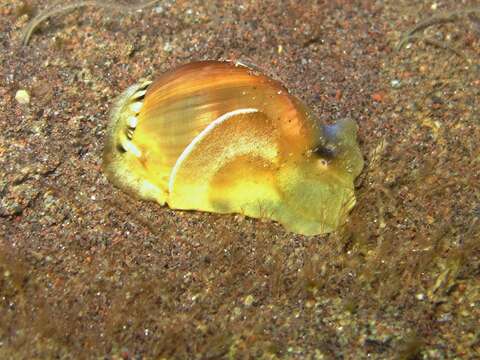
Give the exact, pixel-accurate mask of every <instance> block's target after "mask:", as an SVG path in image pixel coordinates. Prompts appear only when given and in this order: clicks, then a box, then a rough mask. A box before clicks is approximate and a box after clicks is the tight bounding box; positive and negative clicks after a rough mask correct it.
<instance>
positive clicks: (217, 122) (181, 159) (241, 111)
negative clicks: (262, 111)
mask: <svg viewBox="0 0 480 360" xmlns="http://www.w3.org/2000/svg"><path fill="white" fill-rule="evenodd" d="M254 112H258V109H253V108H246V109H238V110H234V111H230V112H227V113H225V114H223V115H222V116H220V117H218V118H216V119H215V120H214V121H212V122H211V123H210V124H208V126H207V127H206V128H205V129H203V130H202V131H201V132H200V134H198V135H197V136H195V137H194V138H193V140H192V141H191V142H190V144H188V146H187V147H186V148H185V149H184V150H183V152H182V154H181V155H180V156H179V157H178V159H177V161H176V162H175V165H174V166H173V169H172V172H171V173H170V179H169V181H168V191H169V193H172V192H173V186H174V184H175V178H176V176H177V172H178V170H179V169H180V167H181V166H182V164H183V162H184V161H185V159H186V158H187V157H188V156H189V155H190V154H191V152H192V151H193V150H194V149H195V146H196V145H197V144H198V143H199V142H200V141H201V140H203V139H204V138H205V137H206V136H207V135H208V134H210V133H211V132H212V131H213V129H215V128H216V127H217V126H219V125H220V124H222V123H224V122H225V121H227V120H229V119H231V118H233V117H234V116H237V115H243V114H250V113H254Z"/></svg>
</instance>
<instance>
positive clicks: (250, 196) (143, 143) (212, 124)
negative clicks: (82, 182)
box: [103, 61, 363, 235]
mask: <svg viewBox="0 0 480 360" xmlns="http://www.w3.org/2000/svg"><path fill="white" fill-rule="evenodd" d="M356 134H357V125H356V123H355V122H354V121H353V120H343V121H339V122H337V123H336V124H334V125H325V124H321V123H320V121H319V120H318V118H317V117H316V116H315V115H314V114H313V112H312V111H311V110H310V109H309V108H308V107H307V106H306V105H304V104H303V103H302V102H301V101H300V100H299V99H297V98H296V97H294V96H292V95H291V94H290V93H289V92H288V91H287V89H286V88H285V87H284V86H283V85H282V84H280V83H279V82H278V81H275V80H273V79H271V78H269V77H268V76H265V75H263V74H260V73H258V72H257V71H255V70H253V69H251V68H249V67H247V66H244V65H241V64H239V63H234V62H228V61H201V62H193V63H189V64H186V65H183V66H180V67H178V68H176V69H173V70H170V71H167V72H165V73H163V74H161V75H160V76H159V77H158V78H157V79H156V80H155V81H153V82H152V81H141V82H139V83H138V84H136V85H133V86H131V87H129V88H128V89H127V90H125V91H124V92H123V93H122V94H121V95H120V97H119V98H118V99H117V101H116V103H115V105H114V107H113V109H112V111H111V118H110V124H109V127H108V130H107V136H106V144H105V150H104V154H103V167H104V170H105V173H106V175H107V177H108V179H109V180H110V181H111V182H112V183H113V184H115V185H116V186H117V187H119V188H121V189H123V190H124V191H126V192H128V193H130V194H132V195H133V196H135V197H136V198H140V199H144V200H153V201H156V202H158V203H159V204H161V205H164V204H167V205H168V206H169V207H170V208H172V209H182V210H200V211H208V212H214V213H239V214H243V215H245V216H249V217H253V218H267V219H271V220H274V221H277V222H279V223H280V224H282V225H283V226H284V227H285V228H286V229H287V230H290V231H292V232H295V233H299V234H304V235H316V234H323V233H328V232H332V231H334V230H335V229H337V228H338V227H339V226H340V225H341V224H343V223H344V222H345V219H346V216H347V214H348V213H349V211H350V210H351V209H352V207H353V206H354V205H355V195H354V180H355V178H356V177H357V176H358V175H359V174H360V172H361V170H362V167H363V158H362V155H361V152H360V149H359V146H358V143H357V136H356Z"/></svg>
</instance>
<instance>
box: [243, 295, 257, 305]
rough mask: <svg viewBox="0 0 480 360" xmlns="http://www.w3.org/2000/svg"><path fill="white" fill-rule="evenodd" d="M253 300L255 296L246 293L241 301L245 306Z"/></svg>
mask: <svg viewBox="0 0 480 360" xmlns="http://www.w3.org/2000/svg"><path fill="white" fill-rule="evenodd" d="M254 301H255V298H254V297H253V296H252V295H248V296H247V297H246V298H245V300H244V301H243V303H244V304H245V306H252V304H253V303H254Z"/></svg>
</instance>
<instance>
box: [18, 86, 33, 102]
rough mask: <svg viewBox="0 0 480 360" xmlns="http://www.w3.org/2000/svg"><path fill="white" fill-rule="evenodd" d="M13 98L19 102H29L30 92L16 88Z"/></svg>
mask: <svg viewBox="0 0 480 360" xmlns="http://www.w3.org/2000/svg"><path fill="white" fill-rule="evenodd" d="M15 100H17V102H18V103H19V104H29V103H30V94H29V93H28V92H27V90H23V89H22V90H18V91H17V93H16V94H15Z"/></svg>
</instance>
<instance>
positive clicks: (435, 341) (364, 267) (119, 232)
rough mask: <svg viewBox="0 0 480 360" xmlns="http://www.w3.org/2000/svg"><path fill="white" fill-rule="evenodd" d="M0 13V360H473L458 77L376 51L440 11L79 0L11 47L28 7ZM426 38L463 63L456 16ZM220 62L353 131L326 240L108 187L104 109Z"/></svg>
mask: <svg viewBox="0 0 480 360" xmlns="http://www.w3.org/2000/svg"><path fill="white" fill-rule="evenodd" d="M3 3H4V5H2V6H0V46H1V52H0V54H1V55H0V56H1V57H2V58H1V61H0V74H1V78H2V83H1V85H0V113H1V114H2V116H0V128H1V129H2V132H1V134H0V169H1V171H0V319H1V320H2V321H1V323H0V358H15V357H17V358H55V357H57V358H69V357H70V358H81V357H85V358H91V357H110V358H121V357H123V358H133V357H135V356H137V357H142V356H143V357H150V358H156V357H166V358H222V357H224V358H227V357H230V358H235V357H244V358H249V357H250V358H261V357H264V358H269V357H270V358H275V357H277V358H308V357H312V358H313V357H315V356H317V357H318V358H322V357H324V358H340V357H343V358H350V359H352V358H355V359H357V358H359V359H363V358H377V359H397V358H399V357H403V358H416V357H417V358H419V357H425V358H440V359H441V358H444V359H447V358H455V357H457V358H476V357H478V353H479V351H480V341H479V333H478V319H479V317H480V310H479V309H480V308H479V301H480V298H479V293H480V274H479V270H478V269H479V268H480V246H479V241H478V238H479V236H480V227H479V224H480V220H479V217H480V205H479V204H480V201H479V200H480V199H479V193H478V184H479V183H480V179H479V176H480V175H479V174H480V160H479V159H480V158H479V156H480V154H479V152H478V149H479V146H478V141H479V140H478V139H480V129H479V127H480V125H479V122H478V108H479V105H480V104H479V96H478V86H479V85H480V79H479V71H478V66H477V65H476V64H475V63H473V64H466V63H465V61H464V60H463V59H461V58H460V57H458V56H457V55H456V54H453V53H452V52H451V51H449V50H445V49H442V48H439V47H432V46H427V44H425V43H423V42H418V43H415V44H413V45H412V46H411V47H410V48H404V49H402V51H400V52H397V51H395V46H396V44H397V43H398V41H399V40H400V38H401V36H402V34H404V32H405V31H408V29H411V28H412V26H415V24H418V23H420V22H421V21H422V20H423V19H425V18H427V17H429V16H434V15H435V13H436V12H437V11H457V10H461V9H460V8H459V7H460V5H458V4H457V3H456V2H452V1H447V0H439V1H436V2H435V4H436V6H437V7H438V10H433V9H432V8H431V5H432V2H430V1H425V2H418V1H410V0H396V1H377V2H374V1H326V0H325V1H317V2H297V3H295V4H294V3H293V2H278V1H258V2H257V1H252V2H244V1H238V2H228V3H225V2H204V1H189V2H175V3H174V2H169V1H166V2H161V3H159V5H158V6H157V7H154V8H152V9H150V10H145V11H143V12H141V13H137V12H136V13H133V14H119V15H115V16H112V15H109V14H105V13H103V12H96V11H94V10H93V9H92V8H85V12H84V13H82V14H79V13H71V14H68V15H65V16H63V17H62V18H61V19H53V18H52V19H51V23H52V25H55V30H51V31H48V32H47V31H45V32H40V33H38V34H36V36H35V38H34V39H32V40H34V41H31V42H30V45H29V47H21V46H20V45H21V36H22V29H23V28H24V26H25V25H26V23H27V20H28V19H27V17H28V16H30V15H29V14H30V12H26V13H25V14H22V15H21V16H20V17H18V15H17V14H21V13H22V12H23V11H19V12H17V10H18V9H20V8H21V7H22V6H24V5H25V4H26V3H29V4H31V6H33V7H35V8H36V9H38V11H41V10H42V8H43V7H44V6H46V5H47V4H43V2H40V1H38V2H35V1H19V0H12V1H9V2H5V1H4V2H3ZM125 3H127V2H125ZM220 3H221V4H222V5H224V6H220ZM462 4H463V3H462ZM479 5H480V4H479V3H478V1H472V0H469V1H466V2H465V4H464V6H468V7H478V6H479ZM20 10H21V9H20ZM432 29H433V27H432V28H428V29H426V30H425V31H426V33H427V35H428V36H429V37H430V36H433V38H435V39H436V40H438V41H442V42H443V41H446V43H447V44H448V45H449V46H451V47H452V48H455V49H459V50H460V51H461V52H462V53H463V54H465V55H466V56H467V57H468V58H469V59H475V58H478V52H479V50H480V42H479V41H480V40H479V37H478V35H477V32H476V31H477V30H476V28H475V26H474V24H473V23H465V24H460V22H447V23H442V24H437V25H436V26H435V33H432V32H431V30H432ZM418 33H419V32H418ZM280 45H281V46H280ZM219 58H223V59H232V60H241V61H242V62H248V63H254V64H257V65H258V66H259V67H261V68H262V71H263V72H265V73H267V74H269V75H270V76H272V77H274V78H277V79H281V80H282V82H283V83H285V85H286V87H287V88H288V89H290V90H291V91H292V92H293V93H294V94H295V95H296V96H298V97H299V98H301V99H302V100H303V101H305V102H306V103H307V104H309V105H310V106H311V107H312V108H313V109H314V111H315V114H316V115H317V116H318V117H319V118H320V119H321V120H322V121H324V122H330V123H333V122H335V121H337V120H339V119H343V118H352V119H355V120H356V121H357V123H358V125H359V139H360V142H361V148H362V151H363V154H364V156H365V158H366V160H367V166H366V169H365V171H364V173H363V174H362V175H361V179H360V180H359V181H358V182H357V183H358V186H359V187H358V189H357V194H358V199H357V205H356V207H355V208H354V210H353V212H352V214H351V215H350V216H349V222H348V225H347V226H346V227H345V228H344V229H342V231H340V232H338V233H336V234H333V235H330V236H323V237H320V236H318V237H302V236H297V235H292V234H290V233H288V232H285V231H284V230H283V229H282V228H281V227H280V226H278V225H276V224H273V223H271V222H263V221H258V220H252V219H248V218H242V217H239V216H228V215H212V214H205V213H197V212H180V211H172V210H169V209H167V208H164V207H160V206H157V205H155V204H152V203H146V202H142V201H137V200H134V199H132V198H131V197H129V196H128V195H125V194H124V193H122V192H121V191H119V190H116V189H115V188H114V187H113V186H111V185H110V184H109V183H108V181H107V180H106V178H105V176H104V175H103V174H102V172H101V154H102V150H103V144H104V136H105V131H106V126H107V122H108V113H109V110H110V108H111V105H112V102H113V100H114V99H115V97H116V96H117V95H118V94H119V93H120V92H121V91H123V90H124V89H126V88H127V87H128V86H129V85H131V84H134V83H135V82H137V81H138V79H140V78H142V77H149V76H151V75H153V74H157V73H160V72H163V71H166V70H167V69H170V68H172V67H174V66H176V65H180V64H184V63H187V62H190V61H193V60H205V59H219ZM20 89H25V90H27V91H28V92H29V94H30V95H31V100H30V103H29V104H23V105H22V104H18V103H17V102H16V100H15V94H16V92H17V91H18V90H20ZM35 89H42V91H36V90H35ZM374 94H382V96H381V100H382V101H376V100H375V99H377V100H378V99H380V97H379V96H375V97H373V95H374ZM374 98H375V99H374Z"/></svg>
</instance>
